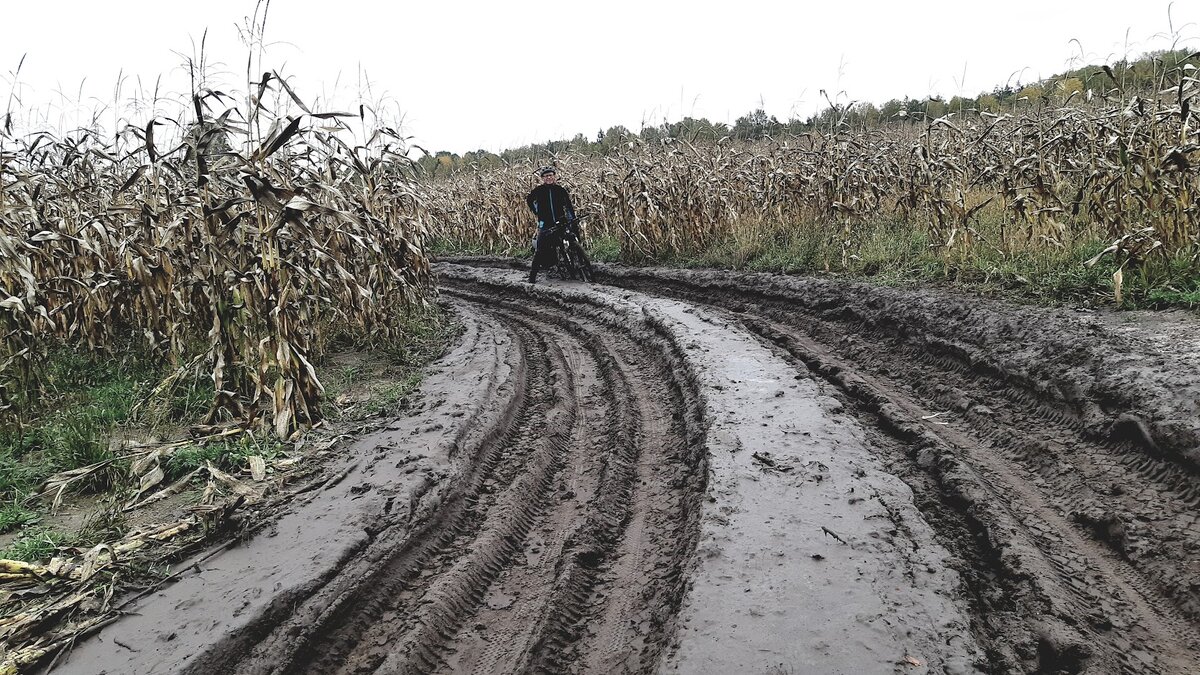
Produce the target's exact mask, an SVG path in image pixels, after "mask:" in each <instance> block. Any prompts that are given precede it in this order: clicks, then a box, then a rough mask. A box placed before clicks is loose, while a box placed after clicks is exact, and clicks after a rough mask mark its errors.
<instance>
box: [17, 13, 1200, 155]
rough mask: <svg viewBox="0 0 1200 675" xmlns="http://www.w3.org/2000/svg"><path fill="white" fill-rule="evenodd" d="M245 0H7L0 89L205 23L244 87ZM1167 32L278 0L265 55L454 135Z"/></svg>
mask: <svg viewBox="0 0 1200 675" xmlns="http://www.w3.org/2000/svg"><path fill="white" fill-rule="evenodd" d="M254 7H255V2H254V0H201V1H199V2H179V1H177V0H166V1H164V0H124V1H121V0H109V1H102V0H29V1H25V0H21V1H18V0H8V1H6V2H5V3H4V9H3V17H4V23H5V29H4V35H3V40H2V41H0V96H4V97H6V98H7V94H8V90H9V89H10V88H11V84H12V80H13V74H12V71H13V70H14V69H15V68H16V66H17V63H18V62H19V61H20V59H21V57H22V55H26V59H25V64H24V68H23V70H22V72H21V74H20V83H21V86H20V88H19V89H18V90H17V93H18V94H19V95H20V97H21V101H22V104H23V109H25V110H30V109H33V110H40V111H42V112H41V113H40V115H41V117H43V118H46V119H48V120H50V121H52V122H53V121H57V120H59V119H64V118H65V117H67V116H68V114H69V113H70V112H71V111H77V110H79V109H84V110H86V111H90V110H92V109H95V108H96V107H97V106H99V105H103V104H102V103H100V101H112V100H113V90H114V85H115V83H116V82H117V79H118V73H120V72H122V71H123V72H124V74H125V75H126V79H125V84H124V87H123V90H122V94H123V96H125V97H128V96H131V95H132V92H134V91H136V90H137V88H138V86H139V79H138V78H139V77H140V86H141V87H142V89H143V90H145V91H149V90H151V89H152V88H153V82H154V81H155V78H157V77H159V76H161V77H162V78H163V85H162V86H163V87H164V89H166V90H170V91H176V92H178V91H185V90H186V87H187V84H186V78H184V77H183V71H182V70H181V69H180V67H179V66H180V64H181V63H182V61H183V58H182V56H181V54H188V55H190V54H192V53H193V49H194V47H193V45H194V44H198V43H199V41H200V38H201V36H202V34H203V33H204V31H205V29H207V30H208V42H207V44H208V50H207V51H208V53H209V59H210V61H212V62H217V63H219V64H221V65H222V66H223V67H221V68H218V69H217V70H218V71H219V72H218V73H217V74H218V80H220V81H223V83H224V86H226V87H229V86H234V87H242V88H243V89H244V86H245V85H244V82H245V70H246V56H247V48H246V47H245V46H244V45H243V43H242V42H241V41H240V40H239V31H238V27H239V26H244V25H245V24H246V22H247V17H249V16H250V15H251V14H252V13H253V11H254ZM1168 8H1170V15H1171V19H1172V20H1173V29H1174V33H1175V34H1174V35H1171V34H1170V33H1171V31H1172V22H1171V21H1170V20H1169V19H1168ZM1173 41H1176V42H1178V43H1179V44H1180V45H1182V46H1185V47H1190V48H1192V49H1196V50H1200V0H1184V1H1177V2H1175V3H1173V5H1172V3H1170V2H1167V1H1165V0H1137V1H1136V2H1135V1H1133V0H1124V1H1121V2H1110V1H1106V0H1091V1H1082V0H1061V1H1060V0H1037V1H1032V0H1006V1H1004V2H994V1H993V2H971V1H970V0H956V1H954V2H949V1H946V2H942V1H932V0H930V1H922V0H910V1H909V2H894V1H891V2H875V1H867V0H841V1H840V2H828V1H822V2H801V1H794V2H767V1H762V0H740V1H737V2H722V3H719V4H711V3H695V2H688V3H684V2H655V1H653V0H605V1H603V2H600V1H591V0H588V1H568V0H563V1H561V2H521V3H516V2H506V1H503V0H491V1H490V2H488V1H484V2H477V1H475V0H459V1H458V2H437V1H435V0H423V1H421V2H407V1H403V0H400V1H393V2H377V1H373V0H335V1H325V2H316V1H310V0H274V2H272V3H271V4H270V11H269V14H268V16H267V22H266V42H267V43H269V44H268V47H267V50H266V59H267V61H266V63H265V64H264V65H266V66H268V67H276V68H279V69H281V72H282V73H283V74H284V75H286V76H289V80H290V81H291V82H292V84H293V86H294V88H295V89H296V90H297V93H298V94H299V95H300V96H301V97H302V98H305V99H307V100H308V101H310V102H311V101H313V100H314V99H317V98H318V97H320V98H321V100H322V101H324V102H326V105H325V106H323V107H326V109H330V108H339V107H340V108H346V107H349V105H350V104H351V103H352V102H354V101H356V100H357V98H358V97H359V96H360V94H361V95H363V96H364V97H365V98H367V99H368V100H371V101H381V102H383V103H384V104H385V107H386V108H387V109H388V110H391V111H394V112H393V113H392V114H393V115H397V116H398V115H401V114H402V115H403V119H404V126H405V130H406V132H407V133H409V134H411V135H413V136H414V142H416V143H419V144H421V145H422V146H424V147H426V148H428V149H430V150H440V149H445V150H451V151H454V152H460V153H461V152H465V151H467V150H473V149H478V148H486V149H489V150H499V149H503V148H506V147H513V146H516V145H522V144H526V143H530V142H535V141H544V140H549V139H556V138H563V137H569V136H573V135H574V134H575V133H577V132H583V133H585V134H587V135H588V136H593V135H595V133H596V132H597V131H598V130H599V129H601V128H608V127H610V126H613V125H616V124H622V125H625V126H627V127H629V128H632V129H635V130H636V129H638V128H640V127H641V126H642V124H643V122H651V123H658V122H662V121H663V120H668V121H674V120H678V119H679V118H680V117H682V116H685V115H691V116H695V117H708V118H709V119H711V120H714V121H725V122H730V123H732V122H733V121H734V120H735V119H736V118H737V117H739V116H741V115H743V114H744V113H746V112H748V111H750V110H752V109H754V108H757V107H759V106H760V105H761V107H763V108H764V109H765V110H766V111H767V112H768V113H770V114H773V115H776V116H778V117H779V118H780V119H787V118H791V117H807V116H808V115H811V114H813V113H814V112H816V111H817V110H819V109H821V108H823V107H825V105H826V104H825V101H824V99H823V98H822V95H821V93H820V91H821V90H822V89H824V90H826V91H827V92H828V95H829V96H830V97H831V98H838V99H840V102H845V101H848V100H857V101H871V102H874V103H882V102H884V101H886V100H888V99H891V98H902V97H904V96H911V97H924V96H928V95H939V96H944V97H950V96H953V95H955V94H959V93H961V94H964V95H969V96H973V95H975V94H978V93H980V92H981V91H985V90H990V89H992V88H994V87H996V86H997V85H1002V84H1004V83H1005V82H1008V81H1012V82H1017V81H1021V82H1030V81H1033V80H1036V79H1038V78H1039V77H1043V76H1048V75H1051V74H1054V73H1056V72H1060V71H1062V70H1064V69H1066V68H1068V67H1072V66H1075V65H1080V64H1081V63H1082V62H1087V63H1103V62H1108V61H1113V60H1117V59H1120V58H1122V57H1123V56H1126V55H1128V56H1130V57H1136V56H1138V55H1140V54H1141V53H1143V52H1145V51H1148V50H1151V49H1162V48H1167V47H1170V46H1171V45H1172V42H1173ZM360 73H365V75H366V80H367V81H369V82H370V84H371V88H370V92H369V93H367V92H366V91H365V87H362V86H361V85H360V82H362V81H363V80H362V78H360ZM81 92H82V93H81ZM839 92H844V93H839ZM64 111H67V112H64ZM2 112H3V110H0V113H2Z"/></svg>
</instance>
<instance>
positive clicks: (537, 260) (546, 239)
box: [529, 227, 558, 279]
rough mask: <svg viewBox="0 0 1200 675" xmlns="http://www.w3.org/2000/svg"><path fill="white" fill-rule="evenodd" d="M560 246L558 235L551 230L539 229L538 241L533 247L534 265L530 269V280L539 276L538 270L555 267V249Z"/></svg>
mask: <svg viewBox="0 0 1200 675" xmlns="http://www.w3.org/2000/svg"><path fill="white" fill-rule="evenodd" d="M557 245H558V235H557V234H555V233H554V232H553V231H551V229H550V228H548V227H545V228H539V229H538V234H537V241H536V242H535V243H534V245H533V264H532V265H530V268H529V278H530V279H533V278H535V277H536V276H537V271H538V270H540V269H541V270H544V269H548V268H550V267H553V266H554V264H555V262H556V260H555V255H554V249H555V247H556V246H557Z"/></svg>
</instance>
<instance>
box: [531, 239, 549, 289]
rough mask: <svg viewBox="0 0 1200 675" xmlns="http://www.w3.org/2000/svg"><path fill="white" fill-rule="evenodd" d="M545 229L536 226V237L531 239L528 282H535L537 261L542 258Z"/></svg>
mask: <svg viewBox="0 0 1200 675" xmlns="http://www.w3.org/2000/svg"><path fill="white" fill-rule="evenodd" d="M545 234H546V231H545V230H544V229H542V228H540V227H539V228H538V233H537V238H536V239H534V240H533V260H531V261H530V262H529V283H531V284H532V283H535V282H537V272H538V262H539V261H540V260H541V258H542V251H543V250H544V248H545V247H544V246H543V244H544V243H545V242H544V239H545Z"/></svg>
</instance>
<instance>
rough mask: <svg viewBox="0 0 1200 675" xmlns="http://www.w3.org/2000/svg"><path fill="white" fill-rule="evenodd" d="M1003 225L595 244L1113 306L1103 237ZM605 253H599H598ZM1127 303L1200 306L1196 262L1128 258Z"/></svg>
mask: <svg viewBox="0 0 1200 675" xmlns="http://www.w3.org/2000/svg"><path fill="white" fill-rule="evenodd" d="M1001 241H1002V239H1001V237H1000V233H999V231H998V230H996V231H993V230H992V229H989V227H988V226H987V225H986V224H980V225H979V227H978V228H977V229H976V231H975V232H974V233H971V236H970V237H969V238H967V239H963V238H962V237H959V238H957V241H956V242H955V244H954V246H952V247H949V248H947V247H944V246H942V242H937V241H933V240H931V239H930V237H929V235H928V234H927V232H926V231H925V230H924V229H923V228H919V227H914V226H912V225H911V224H909V223H905V222H902V221H895V220H888V221H880V222H874V223H859V224H856V225H854V226H852V227H851V228H850V230H849V232H847V231H846V230H845V228H844V226H843V225H841V224H836V223H804V224H799V225H771V224H761V223H760V224H747V225H746V226H745V227H743V228H742V229H740V230H738V231H737V232H735V233H733V234H731V235H729V236H726V237H723V238H720V239H718V240H716V241H713V242H711V243H710V244H709V245H707V246H706V247H705V248H703V249H696V250H689V251H683V252H674V253H663V254H659V255H657V256H653V257H649V258H648V257H646V256H645V255H644V254H642V253H639V252H631V251H622V250H620V242H619V241H617V240H615V239H603V238H598V239H597V240H595V241H594V242H593V243H592V244H593V246H592V256H593V258H594V259H596V260H620V261H624V262H627V263H633V264H664V265H671V266H678V267H712V268H723V269H737V270H745V271H751V272H777V273H785V274H826V273H829V274H836V275H839V276H843V277H847V278H856V279H867V280H871V281H874V282H876V283H880V284H883V285H889V286H899V285H905V284H912V283H926V284H935V285H937V284H948V285H953V286H957V287H961V288H965V289H967V290H970V291H973V292H978V293H981V294H984V295H1003V296H1005V297H1011V298H1014V299H1024V300H1026V301H1034V302H1041V303H1061V302H1079V303H1087V304H1108V305H1113V304H1115V293H1114V291H1115V284H1114V281H1113V278H1112V275H1113V272H1114V271H1115V270H1116V267H1117V264H1118V263H1117V261H1115V260H1113V259H1112V258H1111V257H1106V258H1104V259H1102V260H1101V261H1100V262H1099V263H1098V264H1096V265H1094V266H1091V267H1088V266H1086V265H1085V264H1084V262H1085V261H1087V260H1089V259H1091V258H1092V257H1094V256H1095V255H1097V254H1098V253H1100V252H1101V251H1102V250H1104V248H1105V247H1106V246H1107V245H1108V244H1109V243H1110V242H1109V241H1108V240H1107V239H1104V238H1101V237H1099V236H1088V235H1086V234H1077V235H1075V238H1074V240H1072V241H1070V242H1068V243H1066V244H1060V245H1051V244H1042V245H1034V244H1031V243H1029V242H1025V241H1020V242H1011V241H1010V242H1008V243H1007V244H1006V245H1005V250H1002V249H1001V247H1000V246H999V245H998V244H997V242H1001ZM601 251H602V253H601ZM1122 291H1123V293H1122V295H1123V305H1122V306H1123V307H1125V308H1140V307H1154V308H1166V307H1188V308H1194V307H1197V306H1200V262H1198V261H1197V260H1196V259H1195V258H1194V257H1187V256H1186V255H1184V254H1181V255H1180V256H1178V257H1176V258H1172V259H1167V258H1166V257H1164V256H1156V257H1152V258H1150V259H1148V260H1142V261H1136V264H1133V263H1127V264H1126V266H1125V268H1124V284H1123V288H1122Z"/></svg>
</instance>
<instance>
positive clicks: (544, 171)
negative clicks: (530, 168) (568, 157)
mask: <svg viewBox="0 0 1200 675" xmlns="http://www.w3.org/2000/svg"><path fill="white" fill-rule="evenodd" d="M537 173H538V175H539V176H545V175H547V174H551V173H552V174H555V175H558V172H557V171H555V170H554V167H552V166H543V167H542V168H540V169H538V172H537Z"/></svg>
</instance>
